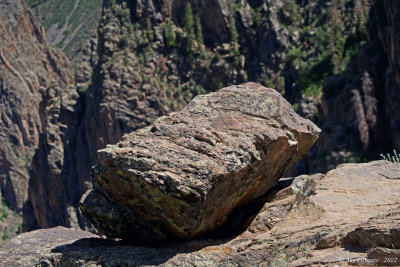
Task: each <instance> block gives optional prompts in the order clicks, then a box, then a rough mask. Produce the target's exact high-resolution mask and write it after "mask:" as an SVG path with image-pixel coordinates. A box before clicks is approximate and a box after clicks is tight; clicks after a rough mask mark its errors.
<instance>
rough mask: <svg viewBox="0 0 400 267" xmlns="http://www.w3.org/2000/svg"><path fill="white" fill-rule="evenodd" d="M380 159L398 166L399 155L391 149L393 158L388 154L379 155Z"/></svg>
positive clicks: (399, 161)
mask: <svg viewBox="0 0 400 267" xmlns="http://www.w3.org/2000/svg"><path fill="white" fill-rule="evenodd" d="M381 157H382V158H383V159H384V160H387V161H390V162H392V163H398V164H400V154H397V152H396V150H395V149H393V156H392V155H390V154H389V153H388V154H386V156H385V155H383V154H381Z"/></svg>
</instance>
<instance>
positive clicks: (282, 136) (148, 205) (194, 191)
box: [80, 83, 320, 243]
mask: <svg viewBox="0 0 400 267" xmlns="http://www.w3.org/2000/svg"><path fill="white" fill-rule="evenodd" d="M319 131H320V130H319V128H318V127H316V126H315V125H314V124H313V123H312V122H311V121H309V120H306V119H303V118H301V117H300V116H299V115H297V114H296V113H295V112H294V110H293V108H292V106H291V105H290V104H289V103H288V102H287V101H286V100H285V99H284V98H283V97H282V96H281V95H280V94H279V93H278V92H276V91H275V90H273V89H268V88H265V87H262V86H261V85H258V84H256V83H246V84H242V85H239V86H231V87H227V88H224V89H221V90H219V91H218V92H215V93H210V94H207V95H202V96H197V97H195V98H194V99H193V100H192V101H191V102H190V103H189V104H188V106H187V107H185V108H184V109H183V110H181V111H180V112H177V113H171V114H170V115H168V116H164V117H161V118H159V119H157V120H156V121H155V122H154V123H153V124H152V125H151V126H148V127H146V128H143V129H140V130H138V131H136V132H134V133H131V134H128V135H125V136H124V137H123V139H122V141H121V142H119V143H118V144H116V145H108V146H107V148H105V149H103V150H99V152H98V154H99V160H98V163H97V164H96V165H95V167H94V179H95V185H96V186H95V188H94V189H93V190H90V191H89V192H87V193H86V194H85V196H84V197H83V199H82V201H81V205H80V208H81V210H82V213H83V214H84V215H85V216H87V217H88V218H89V219H90V220H91V221H92V222H93V224H94V226H95V227H96V228H97V229H98V230H99V232H100V233H102V234H105V235H107V236H109V237H118V238H122V239H124V240H126V241H130V242H138V243H139V242H152V241H156V240H167V239H171V238H193V237H197V236H200V235H202V234H204V233H206V232H211V231H214V230H215V229H218V228H219V227H221V226H222V224H223V223H224V222H225V220H226V217H227V216H228V215H229V214H230V213H231V211H232V210H233V209H234V208H237V207H240V206H243V205H244V204H247V203H248V202H250V201H252V200H254V199H256V198H257V197H259V196H261V195H263V194H265V192H266V191H267V190H268V189H270V188H272V187H273V186H274V185H275V184H276V183H277V181H278V179H279V178H280V177H282V176H283V174H285V173H286V172H287V171H288V170H289V169H290V168H291V166H292V165H293V164H294V163H295V162H296V161H297V160H298V159H300V158H301V157H302V156H304V155H305V154H306V153H307V152H308V150H309V149H310V147H311V146H312V144H313V143H314V142H315V141H316V140H317V138H318V134H319Z"/></svg>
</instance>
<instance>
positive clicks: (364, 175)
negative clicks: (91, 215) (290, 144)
mask: <svg viewBox="0 0 400 267" xmlns="http://www.w3.org/2000/svg"><path fill="white" fill-rule="evenodd" d="M388 170H390V171H391V172H400V166H399V165H396V164H392V163H388V162H385V161H375V162H370V163H366V164H344V165H341V166H340V167H339V168H337V169H335V170H332V171H330V172H329V173H328V174H327V175H326V176H325V177H324V178H322V175H316V176H312V177H304V176H302V177H298V178H296V179H295V180H294V181H293V183H292V185H291V186H290V187H287V188H285V189H282V190H280V191H279V192H275V193H270V194H269V196H268V197H267V198H269V199H270V202H268V203H266V204H265V205H264V207H263V208H262V209H261V211H260V212H259V214H258V215H257V216H256V218H255V219H254V220H253V222H252V223H251V225H250V227H248V229H249V230H247V231H245V232H243V233H242V234H238V235H235V236H233V237H230V238H223V239H218V238H215V237H214V238H211V237H209V238H204V239H198V240H193V241H188V242H185V243H180V244H169V245H167V246H164V247H160V248H146V247H136V246H126V245H123V244H121V243H118V242H116V241H111V240H101V239H96V238H91V237H93V235H91V234H89V233H82V232H71V230H68V229H65V228H58V229H57V228H56V229H49V230H40V231H35V232H32V233H25V234H23V235H21V236H20V237H17V238H15V239H13V240H11V241H10V242H9V243H8V244H9V245H6V246H4V247H2V249H1V250H0V251H1V252H0V262H1V261H2V260H4V259H7V258H10V259H14V260H15V259H16V256H15V255H16V254H18V253H19V255H20V256H19V257H20V259H19V260H18V264H16V262H13V261H12V260H9V261H8V263H10V265H9V266H24V265H23V264H20V263H21V262H23V261H22V258H29V259H31V260H32V261H31V262H34V260H33V259H35V260H36V262H41V263H42V265H43V266H116V265H122V266H129V265H137V266H154V265H156V266H157V265H158V266H160V265H161V266H257V265H258V266H288V265H289V266H322V265H324V266H348V265H356V266H368V265H378V266H389V265H392V266H398V265H400V259H399V243H398V242H399V240H400V239H399V238H398V237H399V231H400V223H399V222H400V209H399V206H400V203H399V199H400V192H399V188H400V185H399V183H400V180H399V179H388V178H386V176H384V175H382V173H383V172H387V171H388ZM321 178H322V179H321ZM296 199H297V200H298V201H295V200H296ZM283 206H284V207H289V208H287V211H288V212H287V214H282V215H279V214H277V213H275V214H273V213H272V212H271V211H273V210H274V209H275V210H283V208H284V207H283ZM274 207H275V208H274ZM271 215H274V216H271ZM267 218H275V221H276V223H275V224H274V225H272V228H271V227H270V225H269V223H268V222H269V221H268V220H267ZM335 218H336V219H335ZM261 222H267V223H265V226H264V228H263V227H262V226H260V225H261ZM254 225H258V227H257V228H254ZM250 230H251V231H250ZM47 232H48V233H50V234H49V235H50V236H51V235H56V234H55V233H58V234H57V236H58V237H59V238H60V239H59V241H57V242H59V243H57V242H53V241H51V240H53V239H52V238H49V248H48V249H47V248H46V249H42V248H41V249H38V248H37V247H38V246H40V244H41V243H40V242H37V240H39V239H37V238H38V237H39V236H42V239H46V238H47V237H46V233H47ZM70 233H77V235H76V234H70ZM79 236H80V237H81V238H82V239H80V240H77V238H78V237H79ZM88 237H90V239H87V238H88ZM18 240H25V243H27V244H30V245H29V246H25V247H23V246H15V244H17V243H18ZM52 242H53V243H52ZM13 244H14V245H13ZM31 249H35V250H36V251H38V253H36V252H35V253H30V252H29V251H30V250H31ZM10 253H11V254H10ZM9 255H11V257H10V256H9ZM13 255H14V256H13ZM388 261H392V262H388ZM25 266H28V265H25Z"/></svg>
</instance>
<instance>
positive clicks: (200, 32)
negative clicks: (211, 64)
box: [195, 15, 204, 57]
mask: <svg viewBox="0 0 400 267" xmlns="http://www.w3.org/2000/svg"><path fill="white" fill-rule="evenodd" d="M195 24H196V41H197V44H198V46H199V52H200V56H201V57H204V49H203V46H204V37H203V29H202V27H201V19H200V16H199V15H196V17H195Z"/></svg>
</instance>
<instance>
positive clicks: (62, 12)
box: [25, 0, 103, 65]
mask: <svg viewBox="0 0 400 267" xmlns="http://www.w3.org/2000/svg"><path fill="white" fill-rule="evenodd" d="M25 2H26V3H27V4H28V6H29V7H30V8H31V9H32V11H33V12H34V14H35V16H36V18H37V19H38V20H39V22H40V23H41V24H42V25H43V26H44V28H45V30H46V38H47V42H48V43H49V44H50V45H51V46H56V47H59V48H61V49H62V50H63V51H64V52H65V53H66V54H67V56H68V57H69V59H70V60H71V61H72V63H73V64H74V65H75V63H76V62H77V61H79V60H80V57H81V56H82V48H83V46H84V44H85V43H86V42H87V40H88V39H89V38H90V37H91V35H92V34H93V32H95V31H96V30H97V27H98V25H99V22H100V18H101V6H102V2H103V1H102V0H67V1H65V0H25Z"/></svg>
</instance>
